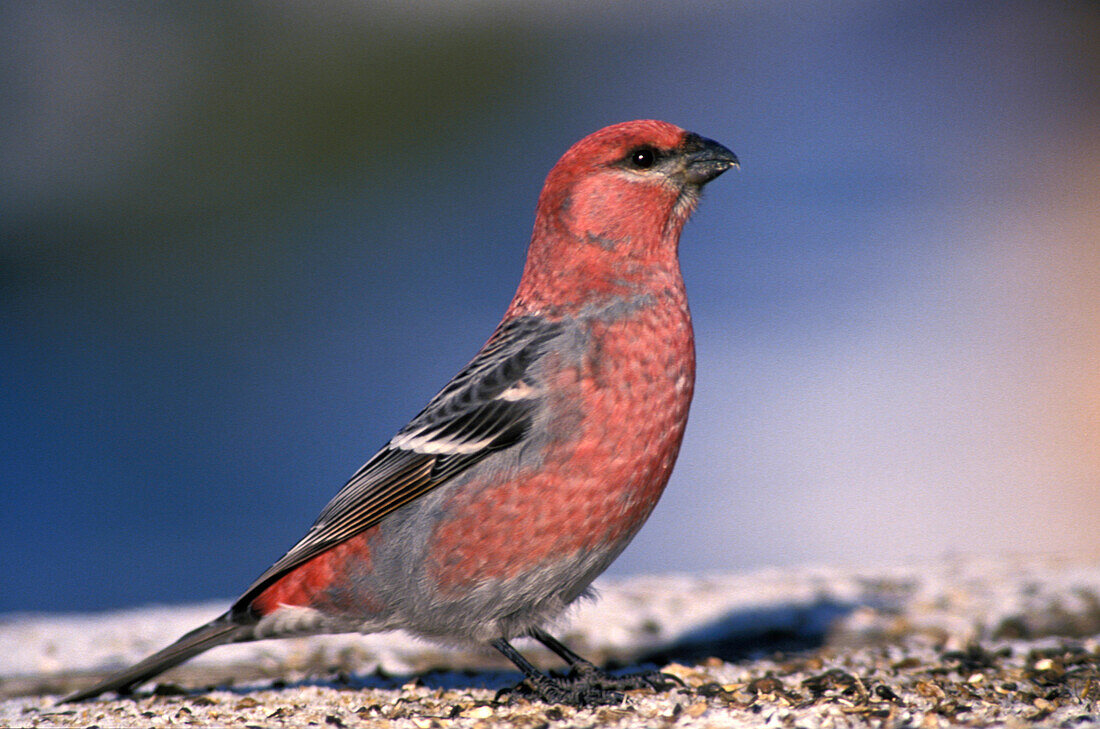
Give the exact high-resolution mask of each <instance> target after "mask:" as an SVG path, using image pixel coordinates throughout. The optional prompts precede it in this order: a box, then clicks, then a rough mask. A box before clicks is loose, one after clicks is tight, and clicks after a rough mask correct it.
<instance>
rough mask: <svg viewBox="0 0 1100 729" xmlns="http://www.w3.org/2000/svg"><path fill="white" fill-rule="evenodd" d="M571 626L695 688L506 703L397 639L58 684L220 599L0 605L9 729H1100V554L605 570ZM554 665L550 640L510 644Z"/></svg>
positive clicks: (207, 613)
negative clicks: (141, 680)
mask: <svg viewBox="0 0 1100 729" xmlns="http://www.w3.org/2000/svg"><path fill="white" fill-rule="evenodd" d="M599 589H600V593H601V598H600V599H599V600H598V601H597V602H595V603H591V602H590V603H585V604H583V605H581V606H580V607H579V608H578V609H577V610H576V611H575V613H574V614H573V615H572V616H571V620H569V621H567V622H566V623H564V624H563V628H564V629H563V630H561V631H559V634H560V636H561V637H562V638H563V639H565V640H566V641H567V642H569V643H570V645H571V646H572V647H574V648H575V649H577V650H578V651H579V652H581V653H583V654H585V655H587V656H589V657H592V658H593V659H595V660H597V661H600V662H603V663H605V664H607V665H609V666H611V667H613V668H615V667H619V668H621V667H630V668H637V667H638V666H646V667H651V666H657V667H660V668H661V670H663V671H665V672H666V673H669V674H672V675H674V676H677V677H678V678H679V679H680V680H681V681H683V683H684V686H683V687H681V688H677V689H673V690H672V691H669V692H666V693H655V692H652V691H636V692H630V693H629V694H628V695H627V696H626V698H625V700H624V701H623V702H622V704H620V705H616V706H605V707H597V708H592V709H574V708H571V707H564V706H548V705H545V704H541V703H532V702H529V701H526V700H525V699H522V698H515V699H512V700H509V699H507V698H502V699H500V700H497V699H496V698H495V696H496V693H497V691H498V690H499V689H501V688H504V687H507V686H510V685H513V684H515V683H516V682H517V681H518V680H519V678H520V676H519V674H518V673H516V672H515V671H514V670H512V669H511V668H510V667H509V666H508V664H507V663H506V662H505V661H504V660H503V659H502V658H500V657H499V656H495V655H491V654H490V653H488V652H486V653H479V652H471V651H452V650H447V649H443V648H439V647H434V646H431V645H427V644H425V643H421V642H418V641H416V640H414V639H412V638H409V637H408V636H405V635H402V634H400V633H394V634H385V635H372V636H325V637H319V638H311V639H297V640H283V641H265V642H261V643H253V644H246V645H239V646H227V647H224V648H219V649H215V650H214V651H211V652H209V653H207V654H205V655H204V656H200V657H199V658H196V659H194V660H192V661H191V662H189V663H187V664H185V665H184V666H181V667H180V668H178V669H176V670H175V671H173V672H170V673H169V674H166V675H165V676H164V677H163V678H162V680H161V683H158V684H155V685H154V686H153V687H151V690H147V691H146V692H145V693H141V694H139V695H137V697H136V698H134V699H128V700H122V701H97V702H88V703H84V704H79V705H64V704H62V705H57V704H56V698H57V695H58V694H60V693H62V692H65V691H70V690H72V689H75V688H77V687H79V686H82V685H87V684H88V683H89V682H90V681H91V680H93V679H94V678H95V677H98V676H101V675H103V674H104V673H105V672H108V671H109V670H110V669H113V668H117V667H120V666H122V665H123V664H126V663H129V662H132V661H134V660H137V659H138V658H141V657H143V656H144V655H145V654H146V653H148V652H150V651H151V650H153V649H156V648H159V647H161V646H162V645H164V644H166V643H168V642H170V641H171V640H173V639H174V638H175V637H177V636H178V635H180V634H182V633H183V632H186V631H187V630H188V629H190V628H192V627H194V626H195V625H197V624H198V623H200V622H202V621H204V620H206V619H209V618H210V617H213V616H214V615H216V614H217V613H219V612H221V611H222V610H224V608H225V603H218V604H207V605H199V606H188V607H178V608H167V607H159V608H146V609H141V610H130V611H124V612H115V613H107V614H100V615H73V616H56V615H51V616H45V615H8V616H3V617H0V725H3V726H18V727H54V726H57V727H92V726H97V727H101V728H103V729H106V728H107V727H130V726H135V727H145V726H155V727H174V726H192V727H194V726H225V727H268V726H275V727H279V726H293V727H306V726H317V727H322V728H325V729H327V728H328V727H336V728H337V729H339V728H340V727H383V726H385V727H396V728H398V729H401V728H403V727H416V728H418V729H427V728H429V727H439V728H443V727H477V728H479V729H480V728H482V727H490V726H494V727H495V726H513V727H517V728H518V729H541V728H543V727H546V728H547V729H551V728H555V727H567V726H569V727H572V726H584V727H588V726H616V727H731V726H738V727H740V726H750V727H755V726H761V727H805V728H806V729H815V728H817V727H849V726H852V727H856V726H875V727H880V726H881V727H895V726H896V727H901V726H905V727H946V726H956V725H965V726H1006V727H1017V726H1019V727H1022V726H1025V725H1026V726H1032V725H1043V726H1057V727H1085V726H1100V721H1098V720H1097V719H1096V718H1095V717H1096V716H1097V714H1098V713H1100V560H1095V559H1093V560H1089V559H1082V558H1055V557H1027V558H1024V557H1014V558H1004V559H996V560H993V559H963V558H959V559H950V560H940V561H937V562H934V563H928V564H911V565H907V566H904V567H898V568H891V569H887V568H877V569H864V570H859V569H849V568H841V567H831V568H813V569H811V568H802V569H791V570H783V571H778V570H769V571H759V572H753V573H744V574H732V575H710V576H690V577H689V576H681V575H673V576H664V577H644V578H635V579H630V580H620V581H609V580H605V581H603V582H602V583H600V584H599ZM519 647H521V648H522V649H523V650H524V651H525V653H526V654H527V655H529V656H530V657H531V658H532V659H533V660H534V661H535V662H536V663H538V664H540V665H541V666H543V667H545V668H558V667H560V665H559V664H558V663H556V662H555V660H554V659H553V657H552V656H551V655H549V654H548V653H546V652H545V651H541V650H536V649H535V648H534V647H532V646H527V645H522V644H521V645H520V646H519Z"/></svg>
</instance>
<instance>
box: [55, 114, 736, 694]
mask: <svg viewBox="0 0 1100 729" xmlns="http://www.w3.org/2000/svg"><path fill="white" fill-rule="evenodd" d="M736 165H737V157H735V156H734V154H733V153H732V152H730V151H729V150H728V149H726V148H725V147H723V146H722V145H720V144H718V143H717V142H713V141H711V140H709V139H704V138H703V137H700V136H699V135H697V134H692V133H690V132H686V131H684V130H682V129H679V128H678V127H675V126H673V125H671V124H667V123H665V122H660V121H651V120H650V121H632V122H625V123H622V124H616V125H614V126H610V127H607V128H605V129H601V130H600V131H598V132H595V133H594V134H591V135H589V136H587V137H585V138H584V139H582V140H581V141H579V142H577V143H576V144H575V145H573V147H572V148H570V149H569V151H567V152H566V153H565V155H564V156H563V157H562V158H561V160H560V161H559V162H558V163H557V165H555V166H554V168H553V169H552V170H551V171H550V174H549V176H548V177H547V178H546V184H545V186H544V187H543V189H542V194H541V195H540V196H539V202H538V209H537V212H536V215H535V229H534V233H533V234H532V236H531V243H530V246H529V248H528V251H527V264H526V266H525V268H524V271H523V278H522V279H521V280H520V283H519V289H518V290H517V291H516V295H515V298H513V299H512V303H511V304H510V305H509V306H508V310H507V311H506V312H505V314H504V319H503V320H502V321H501V323H500V325H499V326H498V327H497V329H496V331H495V332H493V335H492V336H491V337H490V338H489V341H488V342H487V343H486V344H485V346H484V347H483V348H482V350H481V351H480V352H478V354H477V356H475V357H474V358H473V360H472V361H471V362H470V363H469V364H468V365H466V367H464V368H463V369H462V371H461V372H459V373H458V375H456V376H455V378H454V379H453V380H451V381H450V382H449V383H447V385H446V386H445V387H444V388H443V389H442V390H441V391H440V392H439V394H437V395H436V396H435V397H434V398H432V400H431V402H429V403H428V405H427V407H425V408H424V410H422V411H421V412H420V414H419V415H417V416H416V417H415V418H413V419H412V421H411V422H410V423H409V424H408V425H406V426H405V427H404V428H402V429H401V430H400V431H399V432H398V433H397V435H395V436H394V437H393V439H392V440H390V442H389V443H387V444H386V445H385V446H384V447H383V448H382V449H381V450H380V451H379V452H378V453H376V454H375V455H374V456H373V457H372V458H371V459H370V460H369V461H367V463H366V465H364V466H363V467H362V468H360V469H359V471H358V472H356V473H355V475H354V476H352V477H351V479H350V480H349V481H348V482H347V484H346V485H345V486H344V488H343V489H341V490H340V492H339V493H338V494H336V497H335V498H334V499H333V500H332V501H331V502H330V503H329V504H328V506H326V507H325V508H324V510H323V511H322V512H321V514H320V516H319V517H317V521H316V522H314V524H313V526H312V527H310V529H309V531H308V532H307V533H306V535H305V536H304V537H303V538H302V540H301V541H299V542H298V543H297V544H295V545H294V546H293V547H292V548H291V549H290V551H289V552H287V553H286V554H285V555H284V556H283V557H282V559H280V560H279V561H278V562H276V563H275V564H274V565H272V566H271V568H270V569H268V570H267V571H266V572H264V573H263V574H262V575H260V577H259V578H258V579H257V580H256V581H255V582H254V583H253V584H252V586H251V587H249V588H248V589H247V590H246V591H245V593H244V594H243V595H242V596H241V597H240V599H238V600H237V601H236V602H235V603H234V604H233V606H232V607H231V608H230V609H229V610H228V612H226V613H225V614H224V615H222V616H220V617H218V618H216V619H215V620H213V621H211V622H209V623H207V624H206V625H203V626H202V627H199V628H197V629H195V630H193V631H191V632H190V633H188V634H186V635H184V636H183V637H182V638H180V639H179V640H178V641H176V642H175V643H173V644H172V645H170V646H168V647H167V648H165V649H163V650H161V651H160V652H159V653H156V654H154V655H152V656H150V657H149V658H146V659H145V660H144V661H142V662H140V663H138V664H137V665H135V666H133V667H131V668H128V669H126V670H124V671H121V672H119V673H118V674H116V675H114V676H112V677H110V678H108V679H106V680H105V681H103V682H101V683H98V684H96V685H95V686H92V687H90V688H87V689H84V690H82V691H78V692H77V693H75V694H73V695H71V696H69V697H67V698H66V699H65V700H66V701H79V700H83V699H88V698H91V697H93V696H97V695H99V694H101V693H103V692H106V691H115V692H118V693H120V694H125V693H129V692H130V691H132V690H133V689H134V688H135V687H137V686H139V685H140V684H142V683H144V682H145V681H147V680H148V679H150V678H152V677H154V676H156V675H158V674H160V673H161V672H163V671H165V670H167V669H168V668H171V667H172V666H175V665H177V664H179V663H182V662H183V661H185V660H187V659H189V658H191V657H192V656H195V655H197V654H199V653H201V652H203V651H205V650H207V649H209V648H213V647H214V646H217V645H222V644H225V643H237V642H242V641H251V640H259V639H262V638H281V637H287V636H301V635H309V634H316V633H338V632H364V633H367V632H375V631H383V630H392V629H398V628H401V629H404V630H407V631H410V632H412V633H415V634H417V635H420V636H423V637H425V638H429V639H434V640H437V641H441V642H445V643H452V644H456V643H457V644H489V645H492V646H493V647H494V648H496V649H497V650H499V651H500V652H501V653H503V654H504V655H505V656H507V657H508V658H509V659H510V660H511V661H512V662H513V663H515V664H516V665H517V666H518V667H519V669H520V670H521V671H522V672H523V673H524V675H525V677H526V680H525V682H524V684H522V685H523V686H524V689H523V690H525V691H526V692H527V693H533V694H534V695H535V696H537V697H538V698H540V699H542V700H544V701H548V702H562V703H572V704H578V705H584V704H598V703H607V702H617V701H618V700H620V699H621V694H620V693H618V689H624V688H631V687H635V686H639V685H646V684H648V685H656V686H658V687H660V684H661V683H662V680H661V674H639V675H634V676H610V675H608V674H606V673H604V672H602V671H600V670H599V669H597V668H596V667H595V666H594V665H592V664H591V663H589V662H588V661H585V660H584V659H583V658H581V657H580V656H578V655H577V654H576V653H573V652H572V651H571V650H569V649H568V648H567V647H565V646H564V645H562V644H561V643H559V642H558V641H556V640H555V639H554V638H553V637H552V636H551V635H550V634H549V633H547V632H546V631H545V630H544V629H543V627H542V626H543V625H545V624H546V623H548V622H549V621H551V620H552V619H553V618H555V617H556V616H558V615H559V614H560V613H561V612H562V611H563V610H564V609H565V608H566V606H567V605H569V604H570V603H571V602H573V601H574V600H576V599H577V598H578V597H580V596H581V595H584V594H585V593H586V591H587V590H588V585H589V583H591V582H592V580H593V579H594V578H595V577H596V576H597V575H599V574H600V573H601V572H603V571H604V569H606V568H607V566H608V565H609V564H611V562H612V561H613V560H614V559H615V558H616V557H617V556H618V555H619V553H620V552H622V550H623V549H624V548H625V547H626V545H627V543H628V542H630V540H631V538H632V537H633V536H634V534H635V533H636V532H637V531H638V529H639V528H640V527H641V526H642V523H643V522H645V520H646V518H647V517H648V516H649V513H650V512H651V511H652V510H653V507H654V506H655V505H656V503H657V499H658V498H660V496H661V492H662V491H663V490H664V487H665V484H666V483H667V482H668V477H669V474H671V472H672V466H673V463H674V462H675V461H676V455H677V452H678V451H679V449H680V441H681V439H682V438H683V434H684V426H685V424H686V423H687V416H688V406H689V405H690V403H691V396H692V391H693V388H694V384H695V345H694V341H693V335H692V328H691V315H690V313H689V312H688V304H687V298H686V295H685V292H684V282H683V279H682V278H681V276H680V265H679V260H678V258H677V248H678V245H679V240H680V231H681V230H682V229H683V227H684V223H685V222H686V221H687V219H688V216H689V215H690V214H691V213H692V211H693V210H694V209H695V206H696V204H697V203H698V202H699V196H700V192H701V190H702V188H703V185H705V184H706V183H707V182H710V181H711V180H713V179H714V178H716V177H717V176H718V175H720V174H722V173H723V172H725V171H726V170H728V169H730V168H731V167H734V166H736ZM524 636H525V637H531V638H534V639H535V640H537V641H540V642H541V643H543V644H544V645H546V646H547V647H548V648H549V649H551V650H552V651H554V652H555V653H557V654H558V655H559V656H561V657H562V658H563V659H564V660H565V661H566V662H567V663H569V664H570V666H572V668H573V671H572V672H571V673H570V674H569V675H567V676H552V675H546V674H544V673H541V672H540V671H538V670H537V669H536V668H535V667H534V666H533V665H532V664H530V663H529V662H528V661H527V660H525V659H524V658H523V656H522V655H520V653H519V652H518V651H516V649H515V648H513V647H512V645H511V644H510V643H509V641H510V640H511V639H513V638H517V637H524Z"/></svg>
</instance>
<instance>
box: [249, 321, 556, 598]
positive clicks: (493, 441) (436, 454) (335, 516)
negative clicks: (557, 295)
mask: <svg viewBox="0 0 1100 729" xmlns="http://www.w3.org/2000/svg"><path fill="white" fill-rule="evenodd" d="M560 331H561V325H560V324H557V323H554V322H547V321H545V320H542V319H536V318H534V317H520V318H518V319H513V320H511V321H508V322H505V323H504V324H502V325H501V326H500V327H498V328H497V330H496V331H495V332H494V333H493V336H492V337H491V338H490V339H489V341H488V342H487V343H486V344H485V347H484V348H482V350H481V351H480V352H479V353H478V354H477V356H476V357H474V359H473V360H471V362H470V363H469V364H468V365H466V367H464V368H463V369H462V371H461V372H459V373H458V375H456V376H455V378H454V379H453V380H451V381H450V382H449V383H447V386H446V387H444V388H443V389H442V390H441V391H440V392H439V394H437V395H436V396H435V397H434V398H432V400H431V402H429V403H428V405H427V406H426V407H425V408H424V409H423V410H422V411H420V413H419V414H418V415H417V416H416V417H415V418H413V419H412V420H411V421H410V422H409V424H408V425H406V426H405V427H404V428H402V429H401V430H400V431H398V433H397V435H395V436H394V437H393V439H391V440H390V442H389V443H387V444H386V446H385V447H383V448H382V450H380V451H379V452H378V453H376V454H375V455H374V457H373V458H371V459H370V460H369V461H367V463H366V464H364V465H363V467H362V468H360V469H359V470H358V471H357V472H356V473H355V475H353V476H352V477H351V479H349V480H348V482H347V484H345V486H344V488H342V489H340V492H339V493H337V494H336V496H335V497H334V498H333V499H332V501H330V502H329V503H328V505H327V506H326V507H325V508H324V509H323V510H322V511H321V514H320V516H318V517H317V521H315V522H314V523H313V526H312V527H310V529H309V531H308V532H307V533H306V535H305V537H303V538H302V540H301V541H299V542H298V543H297V544H296V545H294V546H293V547H292V548H291V549H290V551H288V552H287V553H286V554H285V555H283V557H282V559H280V560H279V561H278V562H276V563H275V564H273V565H272V566H271V567H270V568H269V569H268V570H267V571H266V572H264V573H263V574H262V575H260V577H259V578H258V579H257V580H256V581H255V582H254V583H252V586H251V587H249V588H248V590H247V591H246V592H245V593H244V595H242V596H241V597H240V599H239V600H237V602H236V603H235V604H234V606H233V609H232V613H233V614H236V615H240V614H242V613H245V612H247V611H248V610H249V605H250V603H251V602H252V600H254V599H255V598H256V597H257V596H258V595H259V594H260V593H261V592H263V590H264V589H265V588H267V587H268V586H269V585H271V583H273V582H275V581H276V580H278V579H279V578H280V577H282V576H283V575H285V574H286V573H287V572H289V571H290V570H292V569H294V568H295V567H297V566H298V565H300V564H302V563H303V562H305V561H307V560H308V559H310V558H312V557H314V556H316V555H318V554H320V553H321V552H323V551H325V550H326V549H329V548H331V547H334V546H335V545H337V544H339V543H340V542H343V541H344V540H346V539H349V538H351V537H353V536H355V535H356V534H359V533H361V532H363V531H364V530H366V529H369V528H370V527H372V526H374V525H375V524H377V523H378V522H379V521H381V520H382V519H383V518H384V517H385V516H386V515H388V514H390V513H392V512H393V511H394V510H396V509H398V508H399V507H401V506H403V505H405V504H407V503H409V502H410V501H412V500H413V499H416V498H417V497H419V496H423V495H424V494H426V493H427V492H429V491H431V490H432V489H434V488H435V487H437V486H439V485H440V484H442V483H444V482H446V481H447V480H448V479H451V478H453V477H454V476H456V475H458V474H459V473H461V472H462V471H464V470H466V469H467V468H469V467H470V466H472V465H473V464H475V463H477V462H478V461H480V460H481V459H482V458H484V457H485V456H487V455H489V454H490V453H492V452H493V451H496V450H500V449H501V448H506V447H508V446H510V445H513V444H515V443H516V442H518V441H519V440H521V439H522V438H523V436H524V434H525V433H526V431H527V428H528V425H529V424H530V419H531V417H532V414H533V413H534V411H535V409H536V408H537V406H538V404H539V403H540V402H541V394H540V393H539V391H538V388H537V385H536V384H535V383H533V382H530V381H528V380H527V379H525V378H526V376H527V374H528V371H529V369H530V367H531V365H532V364H533V363H534V362H535V361H536V360H537V359H538V358H539V357H540V356H541V355H542V353H543V350H544V346H545V344H546V342H547V341H549V340H550V339H551V338H553V337H554V336H555V335H557V334H558V333H559V332H560Z"/></svg>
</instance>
